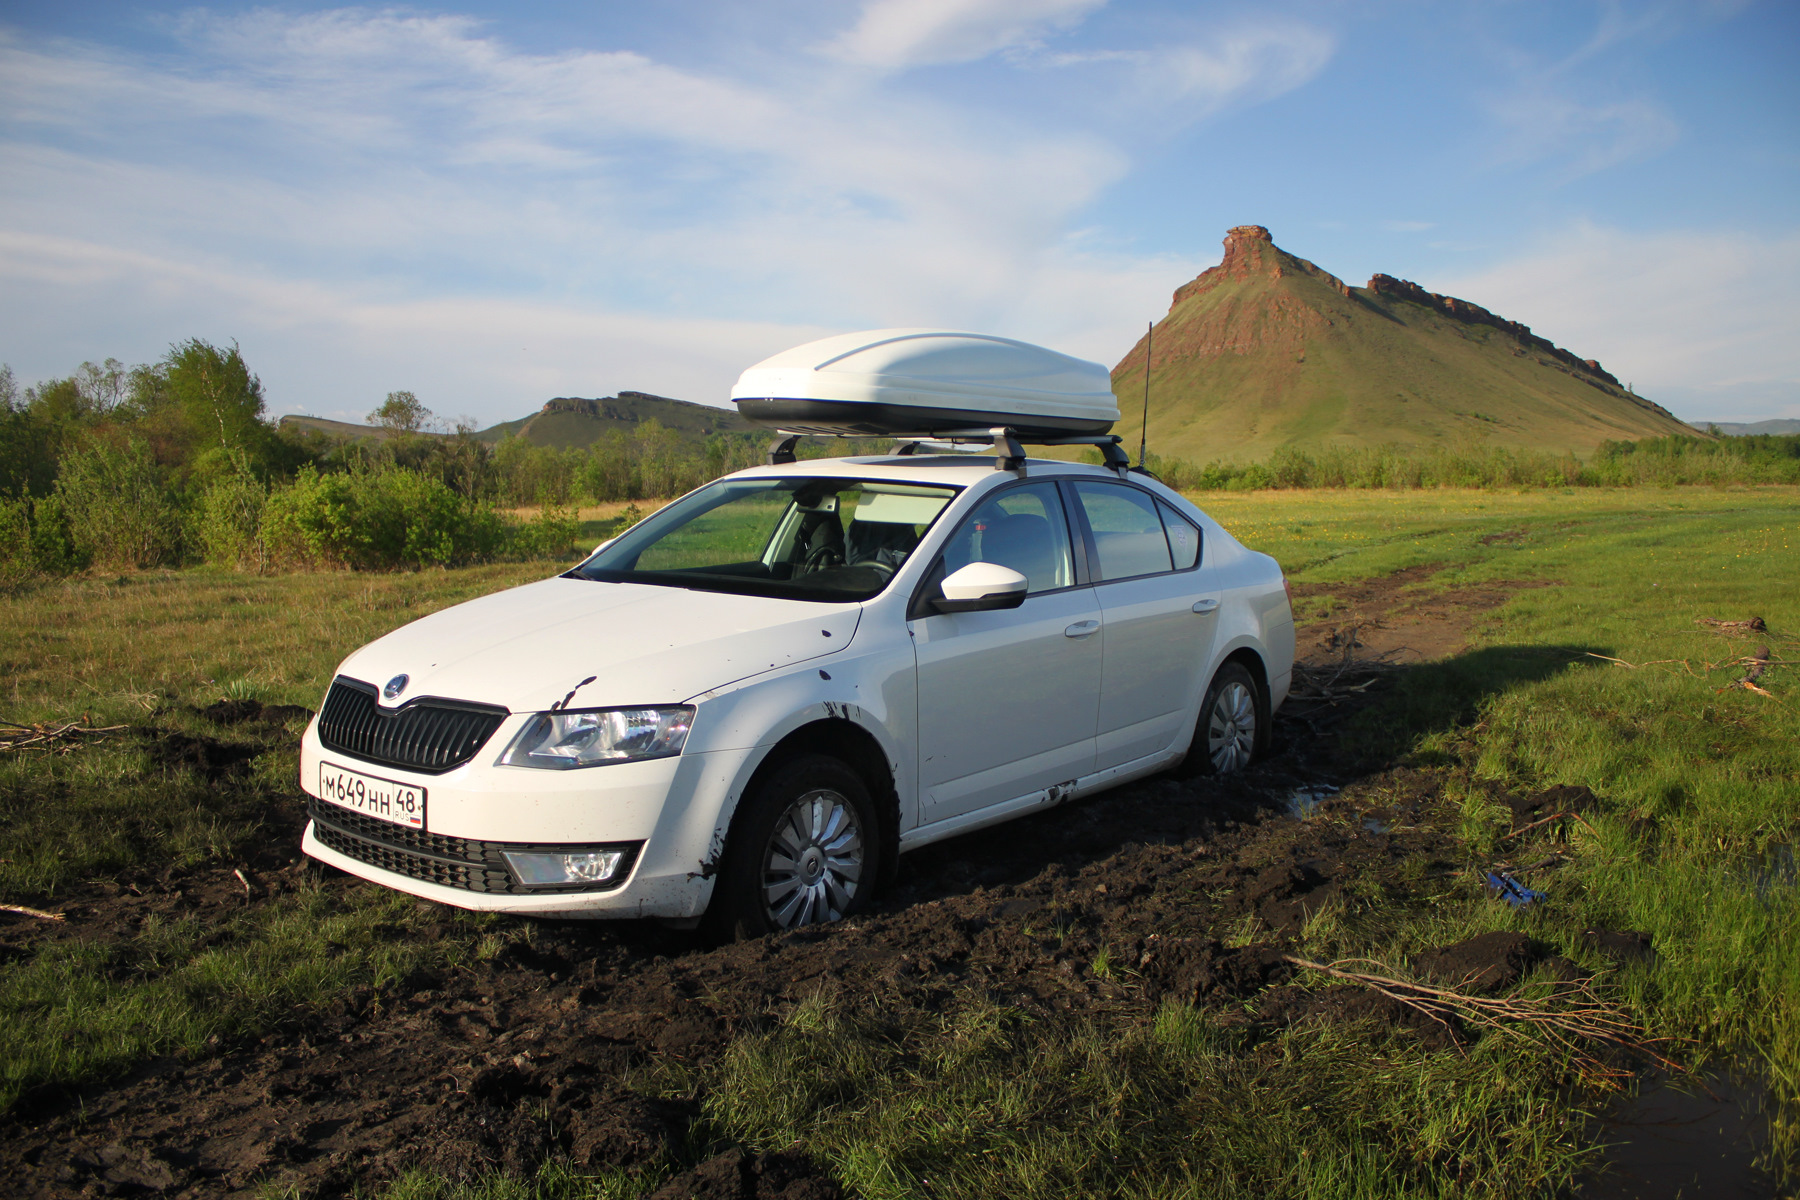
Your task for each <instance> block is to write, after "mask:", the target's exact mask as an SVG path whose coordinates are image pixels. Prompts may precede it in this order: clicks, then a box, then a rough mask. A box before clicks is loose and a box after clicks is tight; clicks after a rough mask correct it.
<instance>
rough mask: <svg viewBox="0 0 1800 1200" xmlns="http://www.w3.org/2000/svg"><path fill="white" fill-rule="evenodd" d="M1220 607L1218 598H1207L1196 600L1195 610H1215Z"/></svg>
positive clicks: (1202, 611)
mask: <svg viewBox="0 0 1800 1200" xmlns="http://www.w3.org/2000/svg"><path fill="white" fill-rule="evenodd" d="M1218 607H1219V602H1218V601H1217V600H1212V599H1206V600H1196V601H1194V611H1195V612H1197V613H1209V612H1213V611H1215V610H1216V609H1217V608H1218Z"/></svg>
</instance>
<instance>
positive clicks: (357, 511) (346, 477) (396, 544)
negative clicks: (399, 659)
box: [261, 467, 506, 570]
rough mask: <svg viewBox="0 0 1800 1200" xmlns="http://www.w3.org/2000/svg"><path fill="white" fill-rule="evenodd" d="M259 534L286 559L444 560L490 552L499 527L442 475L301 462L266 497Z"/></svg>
mask: <svg viewBox="0 0 1800 1200" xmlns="http://www.w3.org/2000/svg"><path fill="white" fill-rule="evenodd" d="M261 529H262V536H263V539H264V541H265V542H266V543H267V545H268V547H269V552H270V554H271V556H272V558H273V559H274V560H275V561H278V562H281V563H284V564H286V565H289V566H303V567H353V568H358V569H364V570H367V569H379V568H384V567H389V568H391V567H426V566H448V565H450V564H452V563H464V562H476V561H480V560H483V559H487V558H492V557H493V556H494V554H495V553H496V552H497V551H498V550H499V549H500V547H501V545H502V543H503V541H504V539H505V536H506V526H505V522H504V521H503V519H502V518H501V517H500V515H499V514H498V513H496V512H495V511H494V510H493V509H492V508H491V507H488V506H486V505H480V504H476V503H473V502H471V501H470V500H468V499H466V498H464V497H462V496H459V495H457V494H456V492H454V491H453V490H451V488H450V487H449V486H448V485H447V484H445V483H444V482H443V481H442V480H441V479H437V478H435V477H432V476H429V475H425V474H422V473H420V472H418V471H414V470H411V469H408V468H405V467H393V468H387V469H380V468H375V469H357V470H350V471H342V472H337V473H334V474H329V475H325V474H320V473H319V472H318V471H317V470H315V469H314V468H312V467H304V468H302V469H301V471H300V473H299V475H298V476H297V477H296V478H295V480H294V482H293V483H292V484H290V485H288V486H286V487H281V488H277V489H276V490H275V491H274V492H272V493H271V494H270V496H269V499H268V502H267V505H266V507H265V508H264V515H263V520H262V525H261Z"/></svg>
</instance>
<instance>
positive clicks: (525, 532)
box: [512, 504, 581, 562]
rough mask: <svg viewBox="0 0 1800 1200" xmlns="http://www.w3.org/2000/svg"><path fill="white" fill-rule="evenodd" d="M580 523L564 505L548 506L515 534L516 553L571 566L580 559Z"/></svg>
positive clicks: (541, 509)
mask: <svg viewBox="0 0 1800 1200" xmlns="http://www.w3.org/2000/svg"><path fill="white" fill-rule="evenodd" d="M580 530H581V521H580V519H579V518H578V517H577V516H576V515H575V514H574V513H573V512H571V511H570V510H569V509H567V508H565V507H563V506H562V505H560V504H545V505H543V506H542V507H540V508H539V509H538V513H537V515H536V516H535V517H533V518H532V519H531V520H530V521H528V522H527V523H525V524H524V525H522V526H519V527H517V528H515V529H514V530H513V536H512V548H513V552H514V553H515V554H517V555H519V556H520V557H523V558H547V559H550V560H551V561H553V562H567V561H568V560H570V559H572V558H574V557H575V555H576V546H575V536H576V534H577V533H579V532H580Z"/></svg>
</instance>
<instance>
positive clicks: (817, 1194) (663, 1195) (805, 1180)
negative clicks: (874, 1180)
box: [650, 1150, 844, 1200]
mask: <svg viewBox="0 0 1800 1200" xmlns="http://www.w3.org/2000/svg"><path fill="white" fill-rule="evenodd" d="M843 1195H844V1191H843V1189H842V1188H840V1187H839V1186H838V1185H837V1184H836V1183H833V1182H832V1181H831V1178H830V1177H829V1176H827V1175H826V1174H824V1172H822V1171H820V1170H819V1168H818V1167H817V1166H816V1165H815V1164H814V1163H813V1162H812V1160H811V1159H807V1158H802V1157H800V1156H798V1155H793V1154H780V1153H776V1154H748V1153H746V1152H744V1151H742V1150H728V1151H726V1152H725V1153H724V1154H721V1155H719V1156H717V1157H716V1158H709V1159H707V1160H706V1161H705V1162H703V1163H701V1164H700V1165H699V1166H697V1167H695V1168H694V1169H693V1170H691V1171H687V1172H684V1173H683V1174H680V1175H677V1176H676V1177H675V1178H673V1179H671V1180H669V1181H668V1182H667V1183H665V1184H663V1186H662V1187H660V1188H658V1189H656V1191H654V1192H652V1193H651V1195H650V1200H842V1197H843Z"/></svg>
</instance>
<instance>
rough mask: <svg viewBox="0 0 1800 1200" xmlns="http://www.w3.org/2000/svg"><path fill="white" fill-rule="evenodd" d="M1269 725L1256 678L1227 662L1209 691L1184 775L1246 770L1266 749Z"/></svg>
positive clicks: (1184, 765)
mask: <svg viewBox="0 0 1800 1200" xmlns="http://www.w3.org/2000/svg"><path fill="white" fill-rule="evenodd" d="M1266 722H1267V718H1266V716H1265V714H1264V706H1263V702H1262V691H1261V689H1260V688H1258V687H1257V684H1256V679H1255V677H1253V676H1252V675H1251V674H1250V672H1249V671H1247V670H1245V669H1244V668H1243V667H1242V666H1241V665H1239V664H1238V663H1234V662H1228V663H1226V664H1225V665H1224V666H1222V667H1220V668H1219V673H1218V674H1217V675H1214V676H1213V681H1212V686H1211V687H1209V688H1207V689H1206V700H1205V701H1204V702H1203V703H1202V704H1201V705H1200V722H1199V725H1198V726H1197V727H1196V728H1195V730H1194V740H1193V743H1192V744H1191V745H1189V747H1188V753H1187V758H1186V760H1185V761H1183V763H1182V767H1183V769H1184V773H1185V774H1189V775H1232V774H1236V773H1237V772H1239V771H1242V770H1243V769H1244V768H1245V767H1248V766H1249V765H1250V763H1251V760H1252V759H1254V758H1255V757H1256V754H1257V752H1258V751H1259V750H1261V749H1262V746H1263V742H1264V740H1265V737H1266V733H1267V730H1266V729H1265V727H1264V726H1265V724H1266Z"/></svg>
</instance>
